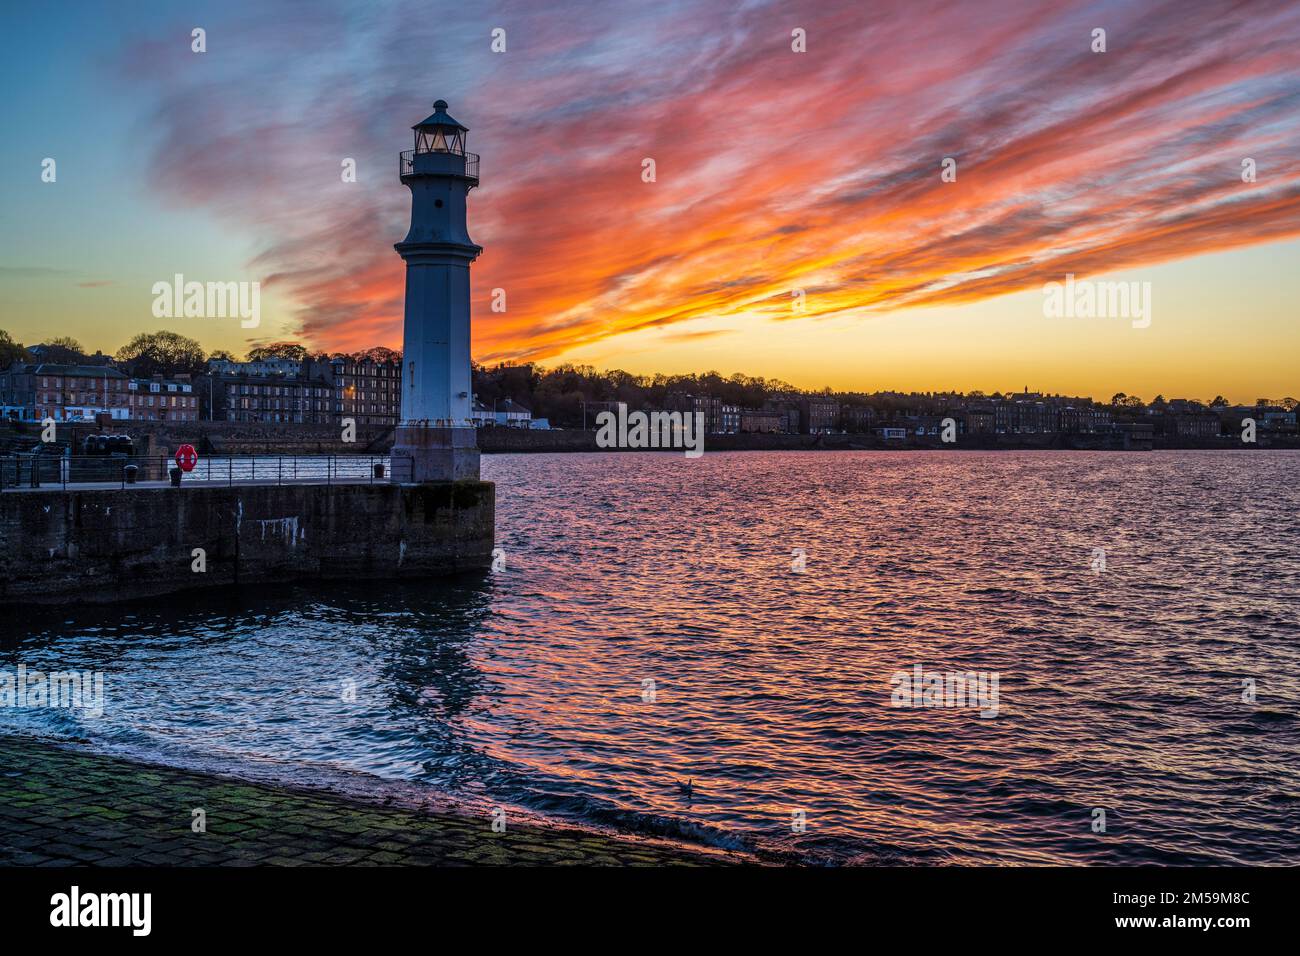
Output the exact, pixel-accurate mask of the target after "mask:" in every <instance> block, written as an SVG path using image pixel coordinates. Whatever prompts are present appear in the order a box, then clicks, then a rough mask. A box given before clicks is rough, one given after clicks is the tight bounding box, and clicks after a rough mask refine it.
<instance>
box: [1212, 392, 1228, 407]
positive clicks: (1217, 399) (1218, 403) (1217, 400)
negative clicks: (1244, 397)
mask: <svg viewBox="0 0 1300 956" xmlns="http://www.w3.org/2000/svg"><path fill="white" fill-rule="evenodd" d="M1210 407H1211V408H1227V407H1228V400H1227V399H1226V398H1224V397H1223V396H1222V395H1215V396H1214V401H1212V402H1210Z"/></svg>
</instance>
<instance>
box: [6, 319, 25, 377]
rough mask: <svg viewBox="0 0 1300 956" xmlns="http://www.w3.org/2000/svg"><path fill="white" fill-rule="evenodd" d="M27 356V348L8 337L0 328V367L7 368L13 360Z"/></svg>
mask: <svg viewBox="0 0 1300 956" xmlns="http://www.w3.org/2000/svg"><path fill="white" fill-rule="evenodd" d="M26 358H27V350H26V349H25V348H23V347H22V346H21V345H19V344H18V343H17V342H15V341H14V340H13V339H12V338H10V336H9V333H8V332H6V331H5V330H4V329H0V369H5V368H8V367H9V366H10V365H12V364H13V363H14V362H22V361H24V360H25V359H26Z"/></svg>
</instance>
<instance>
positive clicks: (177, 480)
mask: <svg viewBox="0 0 1300 956" xmlns="http://www.w3.org/2000/svg"><path fill="white" fill-rule="evenodd" d="M169 474H170V475H171V478H172V487H173V488H179V487H180V486H181V470H180V468H179V467H173V468H172V469H171V471H170V472H169Z"/></svg>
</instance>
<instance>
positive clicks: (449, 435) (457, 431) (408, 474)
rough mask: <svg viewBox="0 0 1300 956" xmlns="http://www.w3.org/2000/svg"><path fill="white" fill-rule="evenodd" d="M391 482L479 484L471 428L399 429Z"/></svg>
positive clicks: (416, 426)
mask: <svg viewBox="0 0 1300 956" xmlns="http://www.w3.org/2000/svg"><path fill="white" fill-rule="evenodd" d="M392 456H393V467H392V473H393V481H395V482H397V483H398V484H402V485H408V484H421V483H423V482H427V481H478V478H479V451H478V436H477V435H476V434H475V431H474V429H473V428H439V427H428V426H424V425H398V426H397V435H396V437H395V440H394V444H393V452H392Z"/></svg>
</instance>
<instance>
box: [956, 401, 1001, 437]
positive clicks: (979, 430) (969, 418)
mask: <svg viewBox="0 0 1300 956" xmlns="http://www.w3.org/2000/svg"><path fill="white" fill-rule="evenodd" d="M962 417H963V418H964V419H965V420H966V434H968V435H992V434H993V428H994V421H993V409H992V408H987V407H980V408H968V409H966V411H965V413H964V414H963V415H962Z"/></svg>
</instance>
